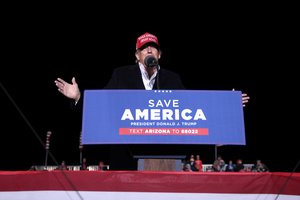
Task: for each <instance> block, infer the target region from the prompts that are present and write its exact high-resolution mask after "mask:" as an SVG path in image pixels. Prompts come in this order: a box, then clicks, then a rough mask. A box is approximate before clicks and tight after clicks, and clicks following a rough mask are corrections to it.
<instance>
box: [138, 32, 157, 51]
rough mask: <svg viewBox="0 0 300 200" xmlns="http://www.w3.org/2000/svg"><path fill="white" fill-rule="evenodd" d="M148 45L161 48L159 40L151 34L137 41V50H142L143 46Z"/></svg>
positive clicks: (142, 36) (140, 37)
mask: <svg viewBox="0 0 300 200" xmlns="http://www.w3.org/2000/svg"><path fill="white" fill-rule="evenodd" d="M148 43H153V44H154V45H156V46H157V47H159V43H158V39H157V37H156V36H155V35H153V34H151V33H147V32H146V33H144V34H143V35H141V36H139V37H138V38H137V40H136V49H140V48H141V47H142V46H144V45H145V44H148Z"/></svg>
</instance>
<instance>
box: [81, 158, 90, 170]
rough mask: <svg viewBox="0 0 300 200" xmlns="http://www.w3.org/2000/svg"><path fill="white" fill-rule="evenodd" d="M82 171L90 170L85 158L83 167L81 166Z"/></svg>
mask: <svg viewBox="0 0 300 200" xmlns="http://www.w3.org/2000/svg"><path fill="white" fill-rule="evenodd" d="M80 170H89V169H88V164H87V160H86V158H83V159H82V163H81V166H80Z"/></svg>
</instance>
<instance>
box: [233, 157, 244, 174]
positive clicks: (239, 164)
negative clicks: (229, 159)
mask: <svg viewBox="0 0 300 200" xmlns="http://www.w3.org/2000/svg"><path fill="white" fill-rule="evenodd" d="M235 171H236V172H244V171H245V166H244V164H243V160H242V159H237V161H236V165H235Z"/></svg>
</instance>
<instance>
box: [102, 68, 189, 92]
mask: <svg viewBox="0 0 300 200" xmlns="http://www.w3.org/2000/svg"><path fill="white" fill-rule="evenodd" d="M105 89H145V86H144V84H143V79H142V75H141V71H140V68H139V65H138V64H135V65H128V66H123V67H119V68H116V69H115V70H114V72H113V74H112V77H111V79H110V81H109V82H108V84H107V85H106V87H105ZM153 89H162V90H164V89H168V90H170V89H173V90H175V89H184V86H183V84H182V82H181V79H180V77H179V75H178V74H176V73H174V72H172V71H169V70H166V69H163V68H161V69H160V70H159V72H158V76H157V79H156V81H155V84H154V86H153Z"/></svg>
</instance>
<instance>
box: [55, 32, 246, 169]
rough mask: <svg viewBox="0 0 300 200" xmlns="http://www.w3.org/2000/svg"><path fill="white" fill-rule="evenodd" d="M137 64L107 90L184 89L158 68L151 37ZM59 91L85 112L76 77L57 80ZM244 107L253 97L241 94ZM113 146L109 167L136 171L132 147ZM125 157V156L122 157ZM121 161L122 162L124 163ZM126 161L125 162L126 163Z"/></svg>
mask: <svg viewBox="0 0 300 200" xmlns="http://www.w3.org/2000/svg"><path fill="white" fill-rule="evenodd" d="M135 46H136V50H135V53H134V55H135V58H136V63H135V64H132V65H127V66H121V67H118V68H116V69H115V70H114V71H113V73H112V76H111V79H110V80H109V81H108V83H107V85H106V86H105V87H104V89H144V90H157V89H159V90H172V89H173V90H182V89H185V87H184V84H183V83H182V81H181V78H180V76H179V75H178V74H177V73H175V72H173V71H171V70H167V69H165V68H163V67H162V66H161V65H160V64H159V60H160V59H161V56H162V51H161V46H160V43H159V41H158V38H157V37H156V36H155V35H154V34H151V33H148V32H146V33H144V34H142V35H140V36H139V37H138V38H137V40H136V45H135ZM54 82H55V85H56V87H57V89H58V91H59V92H60V93H61V94H63V95H64V96H66V97H68V98H70V99H71V100H72V107H75V108H82V99H83V97H82V94H83V93H82V92H81V91H80V89H79V86H78V84H77V82H76V79H75V77H73V78H72V80H71V83H69V82H67V81H65V80H63V79H61V78H57V79H56V80H55V81H54ZM241 98H242V104H243V106H245V105H246V103H247V102H248V100H249V99H250V97H249V96H248V95H247V94H244V93H243V94H242V97H241ZM125 148H126V146H125V145H111V155H110V159H111V160H110V166H111V169H113V170H124V169H126V170H136V161H135V160H134V159H133V158H132V151H131V149H130V147H129V146H127V149H125ZM120 154H122V155H120ZM120 158H123V160H122V161H121V160H120ZM125 158H126V159H125Z"/></svg>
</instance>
